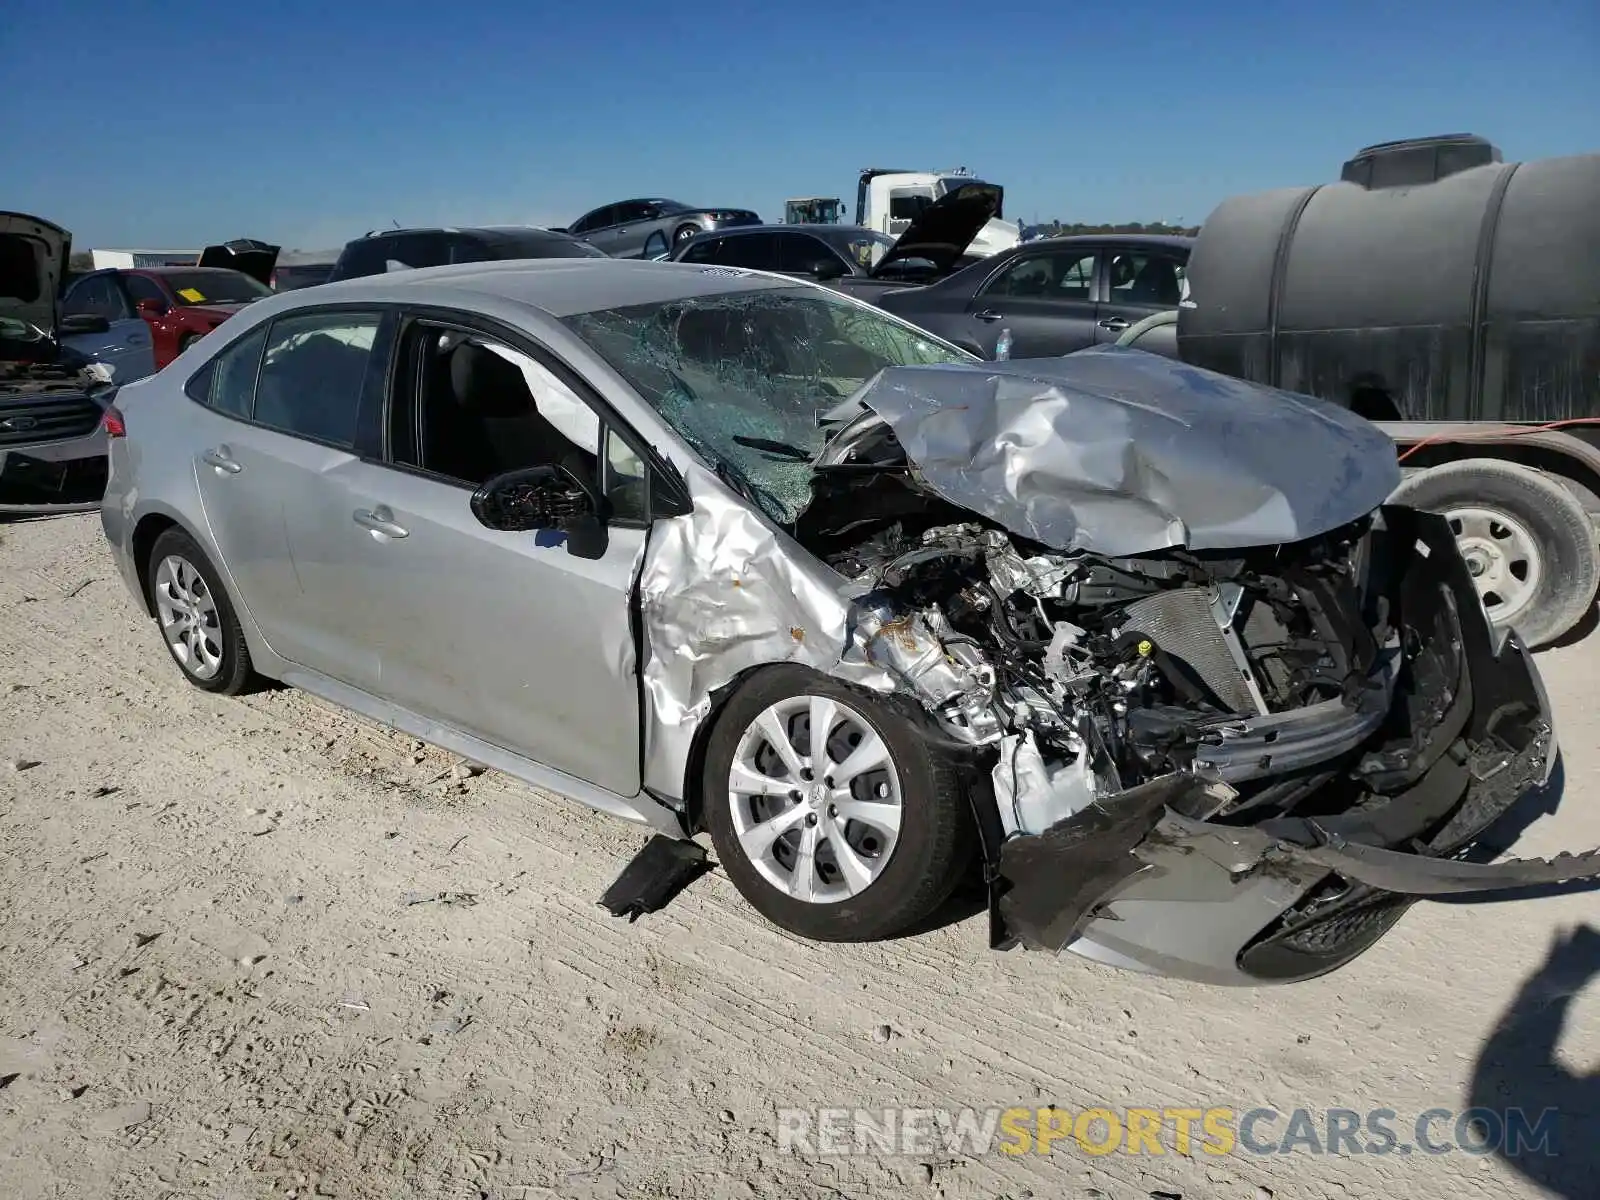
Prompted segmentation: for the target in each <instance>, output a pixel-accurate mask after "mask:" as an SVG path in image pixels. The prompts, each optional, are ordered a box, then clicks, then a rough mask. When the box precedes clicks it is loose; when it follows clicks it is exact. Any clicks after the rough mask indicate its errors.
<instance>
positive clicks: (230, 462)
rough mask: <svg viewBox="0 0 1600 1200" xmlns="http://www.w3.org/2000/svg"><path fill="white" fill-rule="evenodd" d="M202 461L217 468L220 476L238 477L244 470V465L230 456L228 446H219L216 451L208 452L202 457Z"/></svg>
mask: <svg viewBox="0 0 1600 1200" xmlns="http://www.w3.org/2000/svg"><path fill="white" fill-rule="evenodd" d="M200 461H201V462H203V463H205V464H206V465H207V466H210V467H215V468H216V469H217V474H218V475H237V474H238V473H239V472H240V471H242V470H244V466H243V464H242V463H240V462H239V461H238V460H237V459H235V458H233V457H231V456H230V455H229V454H228V448H227V447H226V446H218V447H217V448H216V449H215V450H207V451H206V452H205V453H204V454H202V455H201V456H200Z"/></svg>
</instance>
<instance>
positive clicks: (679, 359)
mask: <svg viewBox="0 0 1600 1200" xmlns="http://www.w3.org/2000/svg"><path fill="white" fill-rule="evenodd" d="M565 323H566V324H567V325H568V327H570V328H571V329H572V330H573V332H574V333H576V334H577V335H578V336H579V337H581V338H583V339H584V341H586V342H588V343H589V345H591V346H593V347H594V349H595V351H596V352H597V353H599V354H600V355H601V357H603V358H604V359H605V360H606V361H607V362H609V363H610V364H611V366H612V367H613V368H615V369H616V371H617V372H618V373H619V374H620V375H622V376H623V377H624V378H625V379H627V381H628V382H629V383H630V384H631V385H632V386H633V388H634V390H636V391H637V392H638V393H639V395H640V396H642V397H643V398H644V400H645V401H646V403H648V404H650V405H651V406H652V407H653V408H654V409H655V410H656V411H657V412H659V413H660V414H661V416H662V418H663V419H664V420H665V421H666V422H667V423H668V424H669V425H671V426H672V428H673V429H675V430H676V431H677V432H678V434H679V436H680V437H682V438H683V439H684V441H685V442H687V443H688V444H689V445H690V446H692V447H693V448H694V449H695V450H696V451H697V452H698V453H699V454H700V456H701V457H702V458H704V459H705V460H706V461H707V462H708V463H709V464H710V465H711V466H712V467H713V468H715V469H717V470H718V471H719V473H720V474H721V475H722V476H723V478H724V479H726V480H728V482H729V484H730V486H733V487H735V488H737V489H738V490H740V491H742V492H743V493H744V494H745V495H746V496H747V497H748V498H749V499H750V500H751V501H753V502H754V503H756V504H758V505H760V507H761V508H762V509H763V510H764V511H765V512H766V513H767V515H768V516H770V517H771V518H772V519H773V520H775V521H777V522H779V523H780V524H785V525H787V524H791V523H792V522H793V521H794V519H795V517H796V516H798V515H799V512H800V510H801V509H802V508H804V507H805V505H806V502H807V501H808V500H809V499H810V495H811V491H810V484H811V465H810V464H811V459H812V458H813V457H814V456H815V455H816V454H817V452H818V451H819V450H821V449H822V444H823V441H824V435H823V431H822V430H821V429H819V428H818V427H817V416H818V414H819V413H823V412H826V411H827V410H828V409H831V408H834V407H836V406H837V405H838V403H839V401H840V400H843V399H844V398H846V397H848V396H850V395H852V394H853V393H854V392H855V391H856V390H857V389H859V388H860V387H861V385H862V384H864V383H866V382H867V381H868V380H869V379H871V378H872V377H873V376H874V375H876V374H877V373H878V372H879V371H881V370H883V369H884V368H885V367H891V366H915V365H927V364H937V363H966V362H972V361H973V359H972V358H971V356H970V355H968V354H966V353H965V352H963V351H960V350H957V349H955V348H954V347H952V346H946V345H944V344H943V343H941V342H937V341H935V340H934V339H932V338H930V337H927V336H925V335H923V334H921V333H919V332H918V331H917V330H915V329H913V328H911V327H910V326H907V325H903V324H901V323H900V322H898V321H896V320H894V319H892V318H890V317H889V316H887V315H885V314H883V313H880V312H878V311H876V310H874V309H870V308H867V307H865V306H863V305H859V304H855V303H853V302H851V301H848V300H845V299H842V298H840V297H837V296H833V295H831V294H829V293H827V292H824V291H822V290H821V289H818V288H809V287H796V288H775V289H772V290H770V291H761V292H732V293H724V294H721V295H711V296H692V297H686V298H684V299H680V300H668V301H665V302H662V303H656V304H639V305H631V306H629V307H626V308H612V309H602V310H600V311H597V312H587V313H578V314H576V315H574V316H570V317H567V318H565Z"/></svg>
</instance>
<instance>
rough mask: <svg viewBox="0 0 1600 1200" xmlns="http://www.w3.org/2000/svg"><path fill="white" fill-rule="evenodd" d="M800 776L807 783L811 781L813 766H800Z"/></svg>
mask: <svg viewBox="0 0 1600 1200" xmlns="http://www.w3.org/2000/svg"><path fill="white" fill-rule="evenodd" d="M800 778H801V779H804V780H805V781H806V782H807V783H810V782H811V768H810V767H801V768H800Z"/></svg>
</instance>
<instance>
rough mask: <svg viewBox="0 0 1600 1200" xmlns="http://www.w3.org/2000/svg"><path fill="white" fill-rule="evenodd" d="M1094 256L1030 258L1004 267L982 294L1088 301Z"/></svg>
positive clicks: (1063, 254) (1065, 253) (1066, 253)
mask: <svg viewBox="0 0 1600 1200" xmlns="http://www.w3.org/2000/svg"><path fill="white" fill-rule="evenodd" d="M1094 259H1095V256H1094V252H1093V251H1090V252H1088V253H1087V254H1086V253H1083V252H1081V251H1062V252H1060V253H1056V254H1031V255H1024V256H1022V257H1020V258H1018V259H1017V260H1016V261H1015V262H1013V263H1012V264H1011V265H1010V266H1008V267H1006V268H1005V269H1004V270H1003V271H1002V272H1001V273H1000V275H999V277H998V278H996V279H995V280H994V281H993V282H992V283H990V284H989V286H988V287H986V288H985V289H984V292H985V293H986V294H988V295H993V296H1011V297H1014V298H1016V299H1019V300H1084V301H1086V300H1088V299H1089V298H1090V296H1091V295H1092V294H1093V288H1094Z"/></svg>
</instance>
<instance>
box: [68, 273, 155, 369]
mask: <svg viewBox="0 0 1600 1200" xmlns="http://www.w3.org/2000/svg"><path fill="white" fill-rule="evenodd" d="M61 308H62V312H63V314H64V315H66V316H98V317H104V318H105V319H106V322H107V325H108V326H109V328H108V329H107V330H106V331H105V332H104V333H66V334H63V336H62V338H61V344H62V345H64V346H68V347H70V348H71V349H73V350H76V351H77V352H78V353H79V354H82V355H84V356H85V357H86V358H91V359H93V360H94V361H95V362H101V363H104V364H105V365H106V366H108V367H110V368H111V371H112V379H113V381H115V382H117V383H131V382H133V381H134V380H135V379H143V378H144V377H145V376H146V375H153V374H154V373H155V369H156V359H155V342H154V340H153V339H152V337H151V335H150V326H149V325H148V324H146V323H145V319H144V318H143V317H141V316H139V315H138V313H136V312H135V311H134V309H133V305H132V304H131V303H129V301H128V298H127V296H126V295H124V294H123V291H122V288H121V287H120V286H119V285H118V284H117V281H116V277H115V276H113V275H109V274H106V275H90V276H89V277H88V278H87V279H80V280H79V281H78V282H77V283H75V284H73V285H72V287H71V288H70V289H69V290H68V292H67V294H66V297H65V298H64V299H63V301H62V305H61Z"/></svg>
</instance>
